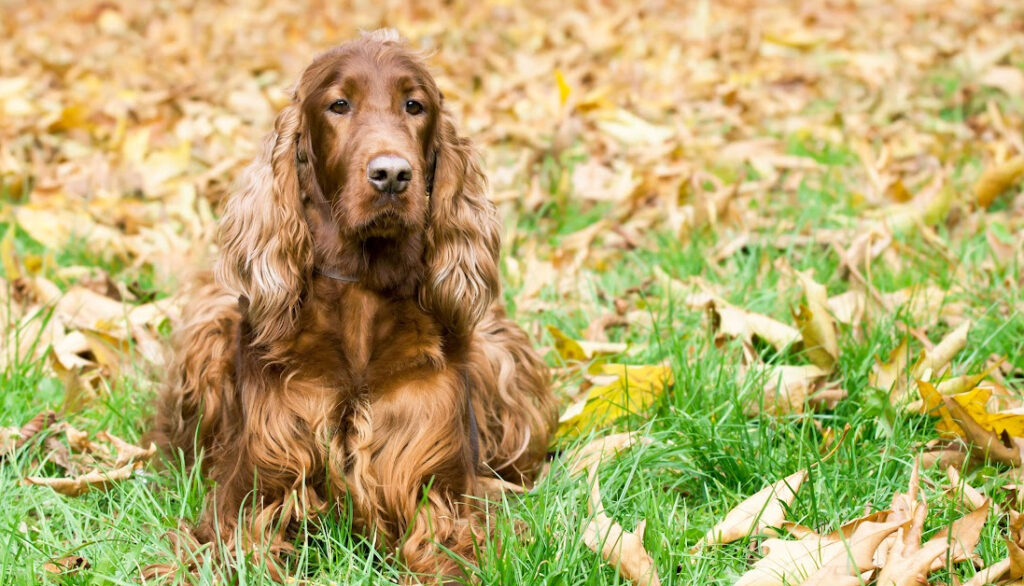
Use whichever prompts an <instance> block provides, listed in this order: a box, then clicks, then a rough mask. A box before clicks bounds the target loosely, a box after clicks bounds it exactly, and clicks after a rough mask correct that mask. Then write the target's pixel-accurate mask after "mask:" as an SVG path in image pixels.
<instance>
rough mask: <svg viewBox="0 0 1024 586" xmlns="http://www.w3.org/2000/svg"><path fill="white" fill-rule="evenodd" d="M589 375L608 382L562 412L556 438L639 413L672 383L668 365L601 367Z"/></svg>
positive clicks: (593, 369) (591, 390) (616, 365)
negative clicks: (608, 379) (602, 378)
mask: <svg viewBox="0 0 1024 586" xmlns="http://www.w3.org/2000/svg"><path fill="white" fill-rule="evenodd" d="M591 372H592V373H593V374H595V375H598V376H607V378H610V379H611V382H608V383H606V384H602V385H598V386H594V387H592V388H591V389H589V390H588V391H587V394H586V396H585V397H583V398H582V399H580V400H579V401H577V402H576V403H574V404H572V405H570V406H569V407H568V408H567V409H566V410H565V412H564V413H562V416H561V417H560V418H559V420H558V436H559V437H562V438H564V437H567V436H570V435H574V434H581V433H584V432H585V431H587V430H589V429H593V428H595V427H598V426H601V425H605V424H609V423H611V422H613V421H614V420H616V419H618V418H619V417H622V416H623V415H628V414H632V413H639V412H641V411H642V410H644V409H646V408H647V407H649V406H651V405H652V404H654V402H655V401H656V400H657V399H658V397H660V396H661V395H662V394H663V393H664V392H665V389H666V388H668V387H670V386H671V385H672V384H673V380H674V379H673V374H672V368H671V367H670V366H668V365H667V364H654V365H649V366H636V365H626V364H600V365H596V366H595V367H594V368H592V369H591Z"/></svg>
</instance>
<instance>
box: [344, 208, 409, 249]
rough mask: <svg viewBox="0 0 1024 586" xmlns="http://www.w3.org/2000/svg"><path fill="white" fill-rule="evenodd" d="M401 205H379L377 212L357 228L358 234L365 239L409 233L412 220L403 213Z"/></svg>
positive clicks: (393, 236)
mask: <svg viewBox="0 0 1024 586" xmlns="http://www.w3.org/2000/svg"><path fill="white" fill-rule="evenodd" d="M400 207H401V206H398V205H394V204H386V205H383V206H379V207H378V208H377V210H376V213H375V214H374V215H373V216H371V217H370V218H369V219H368V220H367V221H366V222H364V223H363V224H362V225H360V226H359V227H358V228H357V230H356V232H357V236H358V237H359V238H360V239H362V240H365V239H368V238H397V237H399V236H401V235H402V234H407V233H408V232H409V230H410V228H411V222H410V221H409V219H408V218H406V217H405V214H403V213H402V210H401V209H400Z"/></svg>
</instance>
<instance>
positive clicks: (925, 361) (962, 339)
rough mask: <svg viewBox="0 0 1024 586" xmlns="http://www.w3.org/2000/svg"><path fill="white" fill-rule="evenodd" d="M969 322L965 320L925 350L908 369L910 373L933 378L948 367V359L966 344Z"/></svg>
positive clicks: (924, 377) (914, 375)
mask: <svg viewBox="0 0 1024 586" xmlns="http://www.w3.org/2000/svg"><path fill="white" fill-rule="evenodd" d="M970 329H971V322H969V321H965V322H964V323H962V324H960V325H959V326H958V327H957V328H956V329H955V330H953V331H952V332H950V333H949V334H947V335H946V337H945V338H943V339H942V341H940V342H939V343H938V344H936V345H935V348H932V349H931V350H930V351H925V352H923V353H922V354H921V357H920V358H919V359H918V360H917V362H916V363H915V364H914V366H913V367H912V368H911V369H910V374H911V376H913V377H914V378H915V379H919V380H935V379H937V378H939V376H940V375H941V374H942V373H943V371H945V370H946V368H948V367H949V363H950V361H952V360H953V357H954V356H956V355H957V354H958V353H959V352H960V351H961V350H963V349H964V346H966V345H967V333H968V332H969V331H970Z"/></svg>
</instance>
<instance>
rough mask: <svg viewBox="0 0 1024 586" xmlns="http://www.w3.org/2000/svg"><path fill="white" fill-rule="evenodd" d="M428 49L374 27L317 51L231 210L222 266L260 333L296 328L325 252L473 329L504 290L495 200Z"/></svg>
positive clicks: (352, 272)
mask: <svg viewBox="0 0 1024 586" xmlns="http://www.w3.org/2000/svg"><path fill="white" fill-rule="evenodd" d="M485 191H486V187H485V179H484V176H483V174H482V172H481V170H480V167H479V164H478V163H477V161H476V158H475V155H474V153H473V151H472V148H471V146H470V145H469V142H468V141H467V140H465V139H463V138H460V137H459V136H458V134H457V132H456V130H455V126H454V124H453V123H452V121H451V116H450V115H449V114H448V113H447V111H446V110H445V109H444V106H443V98H442V95H441V92H440V91H439V90H438V88H437V85H436V83H435V82H434V80H433V78H432V77H431V76H430V73H429V72H428V71H427V69H426V67H425V66H424V64H423V62H422V61H421V59H420V58H419V56H418V55H417V54H416V53H414V52H412V51H410V50H409V49H408V48H407V47H406V46H405V45H404V43H402V42H401V41H400V40H399V39H398V36H397V35H396V34H394V33H393V32H390V31H378V32H375V33H370V34H367V35H364V36H363V37H362V38H360V39H357V40H355V41H352V42H350V43H347V44H345V45H342V46H341V47H338V48H336V49H333V50H331V51H328V52H326V53H324V54H322V55H320V56H319V57H317V58H316V59H315V60H314V61H313V63H311V64H310V65H309V66H308V67H307V68H306V70H305V72H304V73H303V74H302V77H301V79H300V82H299V84H298V85H297V87H296V90H295V94H294V96H293V100H292V103H291V104H290V105H289V106H287V107H286V108H285V109H284V110H283V111H282V112H281V113H280V114H279V115H278V117H277V120H276V121H275V129H274V132H273V133H272V134H271V135H270V136H269V137H268V138H267V139H266V142H265V143H264V149H263V152H262V154H261V155H260V156H259V157H258V158H257V159H256V160H255V161H254V162H253V163H252V165H250V167H249V168H248V169H247V171H246V173H245V176H244V178H243V182H242V187H241V189H239V190H238V192H237V193H236V194H235V195H234V196H233V197H232V198H231V199H230V200H229V202H228V205H227V207H226V209H225V212H224V217H223V218H222V220H221V233H220V236H221V238H220V243H221V258H220V262H219V263H218V270H217V274H218V278H219V279H220V280H221V282H222V283H223V284H224V285H226V286H228V287H231V288H233V289H236V290H238V291H239V293H241V294H242V295H245V296H246V297H248V298H249V302H250V305H249V319H250V321H251V322H252V324H253V328H254V333H255V334H256V341H258V342H267V341H270V340H272V339H275V338H279V337H281V336H282V335H285V334H286V333H288V332H289V331H290V329H291V328H292V327H293V326H294V321H295V317H296V315H297V312H298V309H299V305H300V303H301V301H302V297H303V295H302V293H303V291H304V289H305V287H306V286H307V285H308V283H309V280H310V278H311V275H312V273H313V272H314V270H316V269H317V268H318V267H317V265H318V264H319V263H326V264H328V265H330V268H332V269H334V270H340V271H343V272H346V275H347V276H350V277H351V278H352V279H353V280H355V281H358V282H359V283H360V284H362V285H363V286H365V287H368V288H371V289H374V290H377V291H382V292H388V291H395V290H398V289H399V288H400V285H402V284H405V285H410V284H411V286H412V287H413V288H415V290H417V291H418V295H419V300H420V303H421V305H422V306H423V307H424V309H425V310H427V311H428V312H432V313H433V314H434V315H436V317H437V318H438V319H439V321H441V323H442V324H443V325H445V326H446V327H448V328H450V329H455V330H458V331H462V332H465V331H468V329H470V328H472V326H473V325H475V324H476V323H477V322H478V321H479V320H480V318H481V317H482V316H483V314H484V312H485V311H486V310H487V308H488V307H489V306H490V304H491V303H492V302H493V300H494V299H495V297H496V296H497V294H498V287H499V285H498V274H497V255H498V249H499V246H500V243H499V232H498V223H497V218H496V214H495V210H494V207H493V205H492V204H491V203H490V202H489V201H488V200H487V198H486V194H485Z"/></svg>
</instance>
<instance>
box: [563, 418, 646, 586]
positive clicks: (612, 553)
mask: <svg viewBox="0 0 1024 586" xmlns="http://www.w3.org/2000/svg"><path fill="white" fill-rule="evenodd" d="M649 442H650V438H639V437H637V436H636V434H633V433H619V434H614V435H610V436H607V437H603V438H598V439H596V440H593V441H591V442H590V443H588V444H586V445H584V446H583V447H581V448H580V449H578V450H576V451H575V452H574V454H573V456H572V459H571V460H570V462H569V466H568V467H569V470H570V471H572V472H573V473H577V472H580V471H583V470H586V471H587V481H588V482H589V483H590V487H591V488H590V502H589V507H590V511H591V518H590V519H589V520H588V521H587V524H586V525H585V526H584V528H583V541H584V543H586V544H587V547H589V548H590V549H592V550H593V551H594V552H595V553H598V554H600V555H601V557H603V558H604V560H605V561H607V562H608V563H609V564H610V565H612V566H614V567H615V568H616V569H617V570H618V571H619V574H621V575H622V577H623V578H626V579H627V580H629V581H630V582H632V583H633V584H637V585H639V586H660V585H661V580H660V578H659V577H658V571H657V568H655V567H654V561H653V560H652V559H651V556H650V554H648V553H647V550H646V549H644V545H643V538H644V528H645V527H646V521H640V523H639V524H638V525H637V528H636V530H635V531H633V532H630V531H626V530H625V529H623V528H622V526H620V525H619V524H618V523H616V522H615V521H614V520H613V519H612V518H611V517H609V516H608V515H607V514H606V513H605V510H604V505H603V504H602V502H601V491H600V489H599V485H598V480H597V468H598V466H599V465H600V464H601V461H602V459H603V458H605V457H610V456H612V455H614V454H616V453H618V452H619V451H621V450H623V449H625V448H627V447H629V446H631V445H634V444H635V443H644V444H647V443H649Z"/></svg>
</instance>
